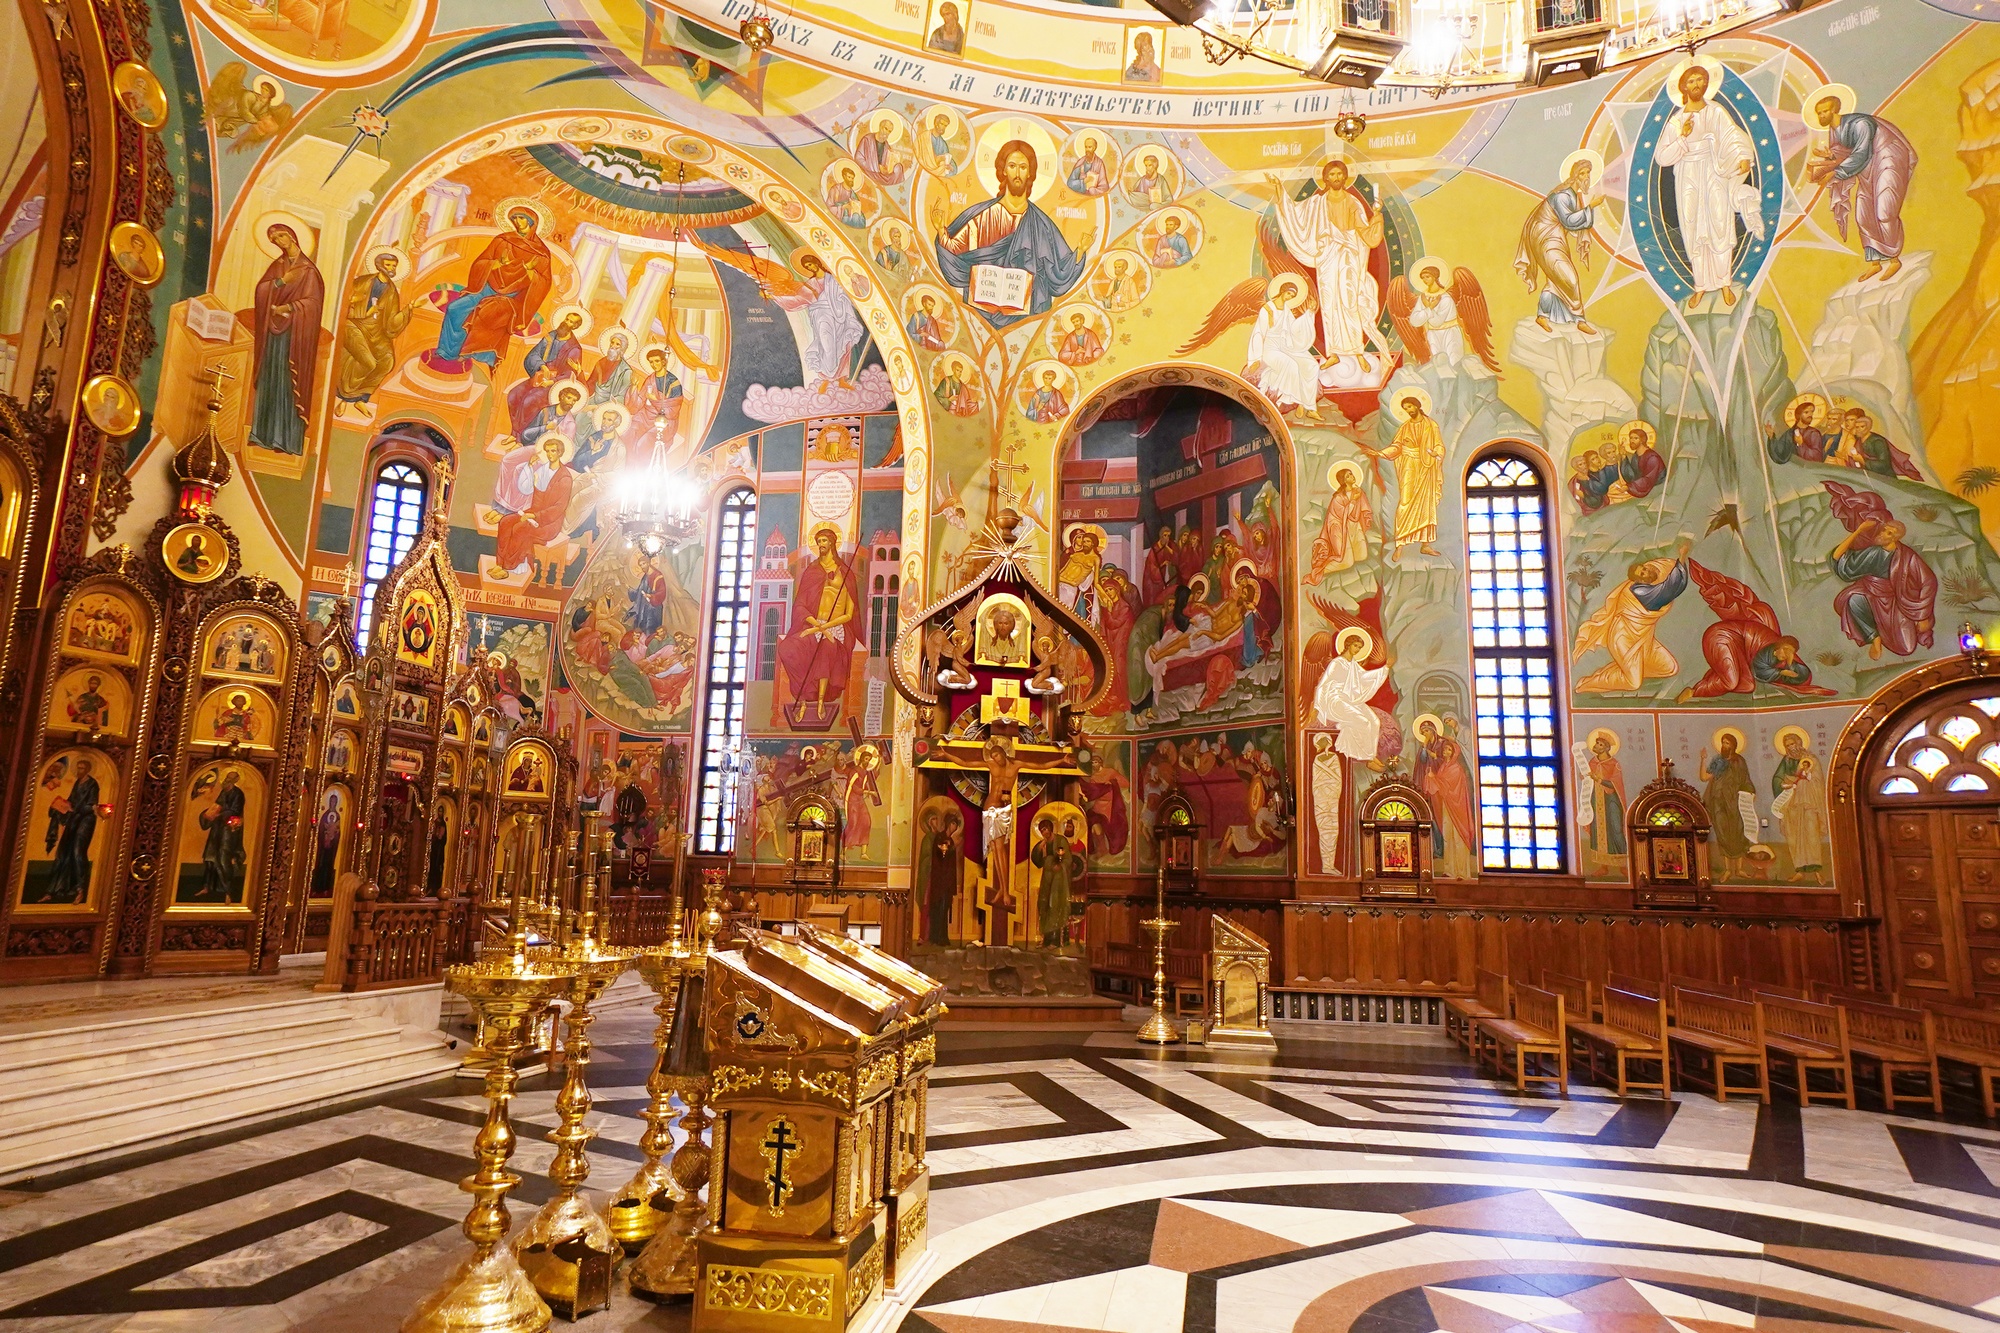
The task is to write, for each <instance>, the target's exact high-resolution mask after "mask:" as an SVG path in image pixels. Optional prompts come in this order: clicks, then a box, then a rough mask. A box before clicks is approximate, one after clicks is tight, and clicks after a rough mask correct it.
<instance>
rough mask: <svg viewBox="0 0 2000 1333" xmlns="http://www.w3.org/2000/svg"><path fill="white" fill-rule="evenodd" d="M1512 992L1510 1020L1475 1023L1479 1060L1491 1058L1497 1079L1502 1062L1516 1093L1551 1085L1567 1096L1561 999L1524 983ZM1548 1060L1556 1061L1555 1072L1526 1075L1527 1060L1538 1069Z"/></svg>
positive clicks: (1496, 1018) (1565, 1047)
mask: <svg viewBox="0 0 2000 1333" xmlns="http://www.w3.org/2000/svg"><path fill="white" fill-rule="evenodd" d="M1512 990H1513V992H1514V1016H1513V1017H1512V1018H1503V1017H1493V1018H1480V1019H1478V1020H1477V1022H1476V1031H1475V1037H1474V1041H1475V1043H1476V1045H1477V1047H1478V1053H1479V1058H1480V1059H1481V1060H1482V1061H1484V1060H1485V1059H1486V1058H1487V1057H1488V1055H1490V1056H1491V1058H1492V1063H1493V1072H1494V1074H1495V1075H1496V1076H1498V1075H1499V1074H1501V1072H1502V1071H1501V1061H1503V1060H1505V1061H1506V1063H1507V1068H1508V1072H1511V1073H1512V1074H1513V1076H1514V1091H1516V1092H1526V1091H1527V1090H1528V1084H1530V1083H1553V1084H1555V1085H1556V1091H1557V1092H1558V1093H1560V1094H1561V1095H1562V1096H1564V1097H1567V1096H1569V1041H1568V1039H1567V1037H1566V1036H1565V1033H1564V1024H1563V997H1562V996H1560V995H1558V994H1556V993H1555V992H1554V991H1546V990H1543V989H1542V988H1541V987H1540V986H1530V985H1527V984H1526V983H1524V982H1516V983H1514V984H1513V986H1512ZM1548 1058H1553V1059H1554V1060H1555V1062H1556V1072H1555V1073H1553V1074H1545V1073H1529V1072H1528V1067H1529V1061H1530V1060H1533V1061H1535V1064H1536V1067H1537V1068H1546V1065H1545V1064H1543V1063H1542V1062H1543V1061H1544V1060H1545V1059H1548Z"/></svg>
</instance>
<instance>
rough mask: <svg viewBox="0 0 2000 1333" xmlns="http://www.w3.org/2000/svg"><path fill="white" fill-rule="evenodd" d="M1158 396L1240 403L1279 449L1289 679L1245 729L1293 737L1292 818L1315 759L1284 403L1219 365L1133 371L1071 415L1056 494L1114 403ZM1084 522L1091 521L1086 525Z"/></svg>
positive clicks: (1055, 582) (1277, 537) (1290, 841)
mask: <svg viewBox="0 0 2000 1333" xmlns="http://www.w3.org/2000/svg"><path fill="white" fill-rule="evenodd" d="M1154 390H1196V391H1200V392H1205V393H1209V394H1213V395H1215V396H1217V397H1219V398H1222V399H1225V400H1227V401H1229V402H1232V403H1234V404H1236V405H1237V406H1239V407H1241V408H1242V409H1243V410H1244V411H1245V412H1247V413H1248V414H1249V416H1250V418H1251V419H1252V420H1253V421H1254V422H1255V423H1256V425H1257V427H1258V428H1259V429H1261V430H1262V431H1264V432H1265V433H1266V434H1267V435H1268V437H1269V439H1270V440H1271V442H1272V444H1273V446H1274V447H1275V451H1276V461H1275V463H1274V464H1273V465H1272V467H1271V469H1270V472H1271V475H1270V476H1269V478H1268V480H1269V481H1271V482H1272V483H1273V484H1274V485H1275V487H1276V490H1277V493H1278V501H1277V514H1276V521H1275V524H1274V527H1275V529H1276V531H1275V532H1274V533H1273V534H1272V537H1273V540H1274V541H1275V544H1276V546H1277V560H1276V568H1277V572H1278V577H1277V579H1276V580H1275V581H1276V583H1277V584H1278V589H1277V591H1278V593H1279V596H1280V597H1281V599H1282V602H1281V605H1282V610H1281V613H1280V616H1279V619H1280V622H1281V623H1280V625H1279V630H1280V637H1279V640H1278V642H1277V644H1276V645H1274V651H1275V653H1276V654H1277V656H1278V659H1279V661H1280V662H1281V663H1282V673H1281V675H1280V677H1279V680H1278V687H1279V689H1278V693H1279V709H1278V712H1277V715H1276V716H1275V717H1274V718H1269V719H1265V718H1251V719H1245V720H1243V722H1242V723H1241V725H1242V726H1243V727H1244V728H1246V729H1251V728H1256V729H1261V728H1263V727H1267V726H1269V727H1276V728H1278V729H1280V730H1282V732H1283V733H1284V735H1285V738H1286V741H1285V746H1284V749H1285V763H1284V765H1283V766H1282V768H1281V769H1279V780H1280V782H1281V784H1282V790H1281V792H1280V793H1279V794H1278V799H1279V801H1280V803H1281V808H1282V809H1283V810H1284V811H1285V812H1287V813H1288V812H1289V811H1290V810H1291V809H1292V807H1293V804H1294V802H1293V800H1292V793H1293V792H1295V791H1298V790H1299V789H1300V786H1301V783H1300V774H1301V773H1302V772H1303V771H1304V765H1305V762H1306V758H1307V756H1305V755H1303V754H1302V753H1301V751H1302V749H1303V748H1304V747H1303V746H1302V744H1301V743H1300V737H1299V734H1298V728H1299V725H1300V721H1301V719H1302V718H1303V716H1304V712H1305V700H1304V699H1303V698H1301V697H1300V696H1301V691H1302V689H1303V670H1302V666H1301V654H1302V651H1303V647H1304V636H1303V635H1302V633H1301V632H1300V624H1299V621H1300V610H1299V606H1300V603H1299V596H1300V594H1299V579H1298V568H1297V562H1298V549H1297V537H1296V534H1297V532H1298V527H1299V518H1298V509H1299V496H1298V461H1297V446H1296V444H1295V442H1294V440H1293V439H1292V434H1291V430H1290V428H1289V427H1288V426H1287V425H1286V423H1285V420H1284V417H1283V415H1282V414H1281V413H1280V412H1279V411H1278V409H1277V407H1276V405H1275V404H1273V403H1272V402H1271V400H1270V399H1269V398H1267V397H1266V396H1265V395H1264V394H1263V393H1261V392H1260V391H1259V390H1258V389H1257V387H1256V386H1255V385H1254V384H1252V383H1251V382H1250V381H1248V380H1246V379H1244V378H1243V377H1242V376H1240V375H1236V374H1233V373H1231V372H1229V371H1225V370H1220V369H1217V368H1215V367H1212V366H1206V365H1200V364H1187V363H1168V364H1155V365H1150V366H1144V367H1140V368H1137V369H1134V370H1131V371H1127V372H1126V373H1124V374H1122V375H1119V376H1116V377H1115V378H1112V379H1110V380H1108V381H1106V382H1105V383H1104V384H1101V385H1099V386H1098V387H1097V388H1096V389H1094V390H1093V391H1092V392H1091V393H1090V395H1089V396H1088V397H1087V398H1085V399H1084V400H1083V402H1082V403H1080V404H1079V405H1078V408H1077V410H1076V411H1075V412H1074V413H1073V414H1072V415H1071V417H1070V420H1069V421H1068V422H1066V423H1065V424H1064V426H1063V429H1062V431H1061V432H1060V434H1059V435H1058V437H1057V440H1056V449H1055V453H1054V463H1053V468H1054V472H1053V475H1052V476H1051V477H1050V479H1049V480H1050V484H1051V488H1052V490H1053V492H1054V493H1055V494H1056V495H1057V496H1060V494H1061V484H1062V475H1063V470H1064V468H1065V467H1066V466H1067V465H1069V464H1070V463H1072V462H1074V461H1075V458H1074V456H1075V455H1076V454H1077V453H1078V450H1079V448H1080V446H1081V442H1082V440H1083V439H1084V437H1085V435H1086V434H1087V433H1088V432H1089V431H1090V430H1091V429H1092V428H1093V427H1095V426H1096V425H1098V423H1099V422H1101V421H1102V420H1103V419H1104V417H1105V413H1106V412H1107V411H1108V410H1109V409H1110V408H1111V407H1112V406H1113V405H1115V404H1116V403H1118V402H1120V401H1122V400H1124V399H1127V398H1130V397H1132V396H1133V395H1135V394H1138V393H1142V392H1148V391H1154ZM1058 503H1059V502H1058ZM1082 521H1089V520H1088V519H1085V520H1082ZM1067 529H1068V525H1067V524H1064V523H1060V522H1058V523H1056V525H1055V530H1054V535H1053V538H1052V540H1051V542H1050V553H1049V554H1050V564H1049V567H1048V568H1049V571H1050V572H1049V574H1048V585H1049V586H1050V587H1051V588H1057V589H1060V585H1061V577H1060V564H1061V561H1062V558H1063V550H1064V546H1065V543H1064V540H1063V535H1064V533H1065V532H1066V531H1067ZM1232 567H1233V565H1232ZM1129 572H1131V573H1132V574H1133V576H1134V577H1133V581H1134V583H1135V585H1138V584H1139V583H1140V575H1139V571H1138V570H1137V569H1136V568H1135V569H1134V570H1132V571H1129ZM1116 672H1117V665H1116V664H1115V663H1114V665H1113V674H1114V678H1115V676H1116ZM1227 725H1229V726H1231V727H1234V726H1236V725H1238V724H1236V723H1235V722H1231V723H1229V724H1227ZM1175 729H1176V728H1175V727H1174V725H1173V724H1171V723H1170V724H1165V725H1163V726H1162V727H1161V728H1160V731H1161V732H1163V733H1164V732H1169V731H1174V730H1175ZM1179 730H1181V731H1187V730H1189V728H1187V727H1185V726H1183V727H1180V728H1179ZM1132 734H1133V736H1134V738H1135V740H1136V739H1138V738H1140V737H1145V736H1148V735H1149V734H1151V733H1147V732H1136V733H1132ZM1225 832H1226V830H1225V829H1223V828H1220V827H1218V828H1215V829H1213V830H1211V831H1210V833H1209V836H1210V837H1211V838H1220V837H1223V836H1224V835H1225ZM1285 841H1286V847H1287V852H1286V859H1287V861H1288V862H1289V863H1290V864H1291V865H1292V866H1294V867H1296V866H1298V865H1299V864H1301V862H1300V856H1299V853H1298V851H1297V848H1298V845H1299V844H1298V838H1297V836H1296V834H1295V833H1294V834H1291V835H1288V836H1287V837H1286V839H1285Z"/></svg>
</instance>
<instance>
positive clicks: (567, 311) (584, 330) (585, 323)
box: [548, 303, 590, 339]
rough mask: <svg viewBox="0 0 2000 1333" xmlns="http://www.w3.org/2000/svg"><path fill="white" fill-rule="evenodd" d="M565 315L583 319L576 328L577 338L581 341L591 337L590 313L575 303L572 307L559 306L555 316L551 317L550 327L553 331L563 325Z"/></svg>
mask: <svg viewBox="0 0 2000 1333" xmlns="http://www.w3.org/2000/svg"><path fill="white" fill-rule="evenodd" d="M565 315H576V316H578V317H580V318H581V320H582V322H581V323H580V324H578V325H577V326H576V336H577V337H578V338H579V339H581V338H584V337H586V336H588V335H589V333H590V312H589V311H588V310H585V309H584V308H583V307H582V306H580V305H576V304H574V303H572V304H570V305H559V306H557V307H556V312H555V314H553V315H550V316H549V323H548V327H549V328H551V329H553V328H554V327H555V326H556V325H558V324H560V323H562V322H563V317H564V316H565Z"/></svg>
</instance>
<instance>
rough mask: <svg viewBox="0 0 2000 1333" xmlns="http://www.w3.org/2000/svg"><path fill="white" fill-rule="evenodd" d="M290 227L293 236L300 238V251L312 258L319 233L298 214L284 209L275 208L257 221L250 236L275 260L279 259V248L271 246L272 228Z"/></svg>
mask: <svg viewBox="0 0 2000 1333" xmlns="http://www.w3.org/2000/svg"><path fill="white" fill-rule="evenodd" d="M273 227H288V228H290V229H291V233H292V235H294V236H296V237H298V238H299V249H301V250H303V251H304V252H305V253H306V257H307V258H311V257H312V252H313V250H314V249H315V248H316V247H317V245H318V243H319V233H317V232H315V231H314V230H313V229H312V228H311V227H309V226H307V225H306V220H305V219H304V218H302V217H300V216H299V215H298V214H297V213H294V212H292V211H290V210H289V209H284V208H274V209H272V210H271V211H270V212H268V213H266V214H264V215H263V216H261V217H259V218H258V219H257V225H256V226H254V227H252V228H251V229H250V235H251V237H252V238H253V239H255V241H256V242H257V248H258V249H259V250H262V251H263V252H264V253H265V254H267V255H270V256H271V257H272V258H273V259H275V258H277V255H278V247H277V246H275V245H273V244H271V234H270V233H271V228H273Z"/></svg>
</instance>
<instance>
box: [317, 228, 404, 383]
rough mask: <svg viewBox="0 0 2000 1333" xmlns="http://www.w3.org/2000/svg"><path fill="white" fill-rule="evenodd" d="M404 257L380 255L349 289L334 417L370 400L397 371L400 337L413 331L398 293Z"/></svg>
mask: <svg viewBox="0 0 2000 1333" xmlns="http://www.w3.org/2000/svg"><path fill="white" fill-rule="evenodd" d="M402 262H403V257H402V256H401V255H399V254H397V253H396V252H395V251H394V250H381V251H377V252H376V255H375V262H374V268H373V271H372V272H369V273H363V274H361V275H360V276H358V277H356V278H355V279H354V280H353V281H352V282H350V283H348V284H347V310H346V316H347V323H346V325H345V326H344V327H343V328H342V329H341V331H340V357H341V360H340V373H339V375H338V376H337V377H336V378H335V380H334V409H333V410H334V413H335V415H343V414H347V413H349V412H350V410H351V409H354V408H358V407H359V406H360V405H361V404H364V403H366V402H367V401H368V399H369V397H370V395H372V394H373V393H374V392H375V390H377V389H379V388H381V387H382V381H383V380H386V379H388V378H389V372H390V371H392V370H394V369H395V368H396V335H397V334H399V333H401V332H402V331H403V330H404V329H406V328H408V327H409V326H410V310H409V308H408V307H406V306H405V305H404V304H403V298H402V295H401V293H400V292H398V291H397V290H396V270H397V268H398V267H399V266H400V265H401V264H402Z"/></svg>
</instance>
